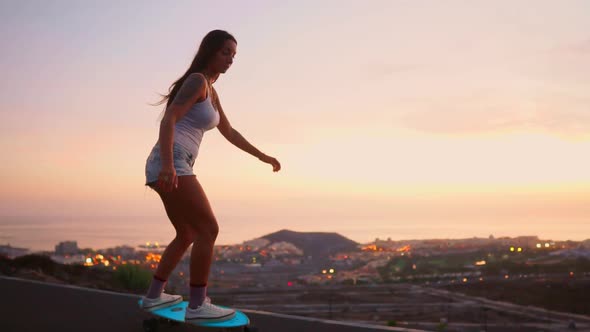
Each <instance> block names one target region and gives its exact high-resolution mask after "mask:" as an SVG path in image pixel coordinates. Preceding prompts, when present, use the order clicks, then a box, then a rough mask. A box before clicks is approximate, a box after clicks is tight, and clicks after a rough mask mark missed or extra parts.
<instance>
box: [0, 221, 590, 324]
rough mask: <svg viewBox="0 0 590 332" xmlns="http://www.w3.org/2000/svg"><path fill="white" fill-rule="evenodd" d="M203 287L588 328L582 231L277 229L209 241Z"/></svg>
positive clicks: (428, 314)
mask: <svg viewBox="0 0 590 332" xmlns="http://www.w3.org/2000/svg"><path fill="white" fill-rule="evenodd" d="M164 250H165V245H164V244H161V243H157V242H149V241H146V242H145V243H142V244H139V245H137V246H128V245H122V246H117V247H114V248H106V249H97V250H94V249H83V248H79V247H78V245H77V243H76V241H74V240H73V241H64V242H60V243H57V244H56V246H55V251H47V252H37V253H35V254H37V255H44V256H47V257H50V259H51V260H52V261H54V262H56V263H59V264H64V265H72V266H73V265H76V266H84V267H85V269H89V270H96V271H117V269H122V267H123V266H136V267H138V268H142V269H143V270H147V271H153V270H154V269H155V268H156V267H157V264H158V262H159V261H160V258H161V255H162V252H163V251H164ZM29 254H32V253H31V252H29V250H27V249H26V248H15V247H12V246H10V245H3V246H0V256H4V257H6V258H8V259H17V258H18V257H20V256H26V255H29ZM189 254H190V248H189V250H187V253H186V254H185V256H184V258H183V259H182V260H181V262H180V263H179V264H178V266H177V268H176V269H175V270H174V272H173V275H172V276H171V277H170V279H169V281H168V285H167V287H168V289H171V290H172V291H173V292H175V293H177V294H183V295H187V292H188V284H189V264H190V259H189ZM208 287H209V290H210V292H211V293H212V294H215V296H216V298H217V299H219V300H221V301H222V302H223V303H225V304H227V305H235V306H239V307H241V308H250V309H257V310H268V311H273V312H282V313H288V314H296V315H304V316H314V317H322V318H332V319H342V320H354V321H361V322H370V323H378V324H385V325H389V326H404V327H410V328H424V329H435V330H439V331H442V330H444V331H462V330H464V329H465V328H467V329H468V327H469V326H484V324H485V326H486V329H485V330H486V331H492V330H494V328H493V327H494V326H495V327H496V328H497V330H501V331H539V330H544V331H552V330H555V331H561V330H563V328H564V327H569V328H575V327H576V323H577V327H578V329H579V328H581V327H588V328H590V317H589V316H588V315H590V295H589V294H590V239H588V240H584V241H553V240H550V239H540V238H539V237H537V236H519V237H494V236H493V235H490V236H489V237H487V238H476V237H474V238H465V239H423V240H399V241H396V240H392V239H380V238H377V239H375V240H374V241H372V242H370V243H363V244H361V243H357V242H355V241H352V240H350V239H347V238H345V237H343V236H341V235H339V234H337V233H303V232H294V231H290V230H281V231H278V232H275V233H272V234H268V235H265V236H262V237H260V238H256V239H253V240H249V241H245V242H243V243H241V244H236V245H219V246H216V247H215V253H214V263H213V266H212V268H211V273H210V277H209V285H208ZM497 301H500V302H497ZM515 305H519V306H518V307H514V306H515ZM515 308H517V309H515ZM451 323H452V324H451ZM568 324H569V325H568ZM508 326H512V327H514V329H511V328H508ZM540 327H542V328H540ZM482 330H484V329H483V328H482Z"/></svg>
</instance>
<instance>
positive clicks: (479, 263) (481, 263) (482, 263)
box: [475, 261, 486, 266]
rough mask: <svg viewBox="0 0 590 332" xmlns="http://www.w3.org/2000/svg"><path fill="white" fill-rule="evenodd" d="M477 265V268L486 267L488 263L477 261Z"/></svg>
mask: <svg viewBox="0 0 590 332" xmlns="http://www.w3.org/2000/svg"><path fill="white" fill-rule="evenodd" d="M475 265H477V266H482V265H486V261H477V262H475Z"/></svg>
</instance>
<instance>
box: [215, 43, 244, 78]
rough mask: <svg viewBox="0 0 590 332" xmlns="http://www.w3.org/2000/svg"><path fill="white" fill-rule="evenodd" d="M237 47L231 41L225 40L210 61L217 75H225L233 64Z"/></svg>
mask: <svg viewBox="0 0 590 332" xmlns="http://www.w3.org/2000/svg"><path fill="white" fill-rule="evenodd" d="M237 47H238V45H237V44H236V43H235V42H234V41H233V40H231V39H227V40H226V41H225V43H224V44H223V47H222V48H221V49H220V50H219V51H217V53H216V54H215V56H214V57H213V59H212V67H213V69H214V70H215V71H217V72H219V73H225V72H226V71H227V70H228V69H229V67H230V66H231V65H232V63H233V62H234V57H235V56H236V48H237Z"/></svg>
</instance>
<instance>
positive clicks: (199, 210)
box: [142, 30, 281, 322]
mask: <svg viewBox="0 0 590 332" xmlns="http://www.w3.org/2000/svg"><path fill="white" fill-rule="evenodd" d="M236 47H237V41H236V39H235V38H234V37H233V36H232V35H230V34H229V33H227V32H226V31H222V30H214V31H211V32H209V33H208V34H207V35H206V36H205V37H204V38H203V40H202V42H201V45H200V47H199V50H198V52H197V54H196V56H195V58H194V60H193V62H192V64H191V66H190V67H189V69H188V70H187V71H186V73H185V74H184V75H183V76H182V77H181V78H179V79H178V80H177V81H176V82H174V84H172V86H171V87H170V89H169V94H168V95H166V96H164V99H163V100H162V101H161V102H160V104H161V103H163V102H164V101H167V103H166V110H165V113H164V117H163V118H162V121H161V124H160V133H159V135H160V136H159V139H158V142H157V143H156V145H155V146H154V148H153V149H152V151H151V154H150V155H149V157H148V159H147V162H146V170H145V171H146V185H148V186H150V187H151V188H152V189H154V190H155V191H156V192H157V193H158V194H159V196H160V197H161V199H162V202H163V203H164V208H165V209H166V214H167V215H168V218H169V219H170V221H171V222H172V225H173V226H174V228H175V230H176V237H175V238H174V239H173V240H172V242H170V244H169V245H168V246H167V247H166V250H165V251H164V253H163V254H162V258H161V260H160V263H159V265H158V268H157V269H156V271H155V273H154V276H153V278H152V282H151V284H150V287H149V289H148V292H147V294H146V295H145V296H144V297H143V301H142V307H143V308H144V309H145V310H155V309H158V308H162V307H166V306H169V305H173V304H175V303H178V302H181V301H182V297H181V296H180V295H170V294H166V293H163V290H164V286H165V284H166V281H167V279H168V277H169V276H170V274H171V273H172V270H174V268H175V267H176V265H177V264H178V262H179V261H180V259H181V258H182V256H183V254H184V253H185V251H186V250H187V249H188V247H189V246H190V245H191V244H193V247H192V251H191V256H190V257H191V261H190V301H189V306H188V308H187V309H186V316H185V319H186V321H187V322H190V321H202V320H225V319H229V318H231V317H233V315H234V314H235V313H234V311H233V310H231V309H224V308H221V307H218V306H216V305H214V304H212V303H211V300H210V299H209V298H208V297H207V296H206V292H207V280H208V276H209V271H210V268H211V261H212V256H213V246H214V243H215V239H216V238H217V233H218V231H219V228H218V225H217V220H216V218H215V216H214V214H213V211H212V210H211V206H210V205H209V201H208V200H207V196H206V195H205V192H204V191H203V188H202V187H201V185H200V183H199V181H198V180H197V178H196V176H195V174H194V173H193V170H192V167H193V165H194V163H195V159H196V157H197V154H198V152H199V145H200V143H201V140H202V138H203V134H204V133H205V131H207V130H210V129H213V128H215V127H217V128H218V129H219V131H220V132H221V134H222V135H223V136H224V137H225V138H226V139H227V140H228V141H229V142H231V143H232V144H234V145H235V146H237V147H238V148H240V149H242V150H244V151H246V152H248V153H250V154H252V155H254V156H256V157H257V158H258V159H260V160H261V161H263V162H265V163H268V164H271V165H272V166H273V171H274V172H278V171H279V170H280V169H281V165H280V164H279V162H278V161H277V160H276V159H275V158H273V157H270V156H267V155H265V154H264V153H262V152H260V151H259V150H258V149H256V148H255V147H254V146H252V145H251V144H250V143H248V142H247V141H246V140H245V139H244V137H242V135H240V133H238V132H237V131H236V130H235V129H233V128H232V127H231V125H230V123H229V121H228V119H227V117H226V116H225V114H224V112H223V109H222V107H221V103H220V102H219V97H218V95H217V92H216V91H215V89H214V88H213V86H212V84H213V82H215V81H216V80H217V78H218V77H219V75H220V74H222V73H225V72H226V71H227V70H228V69H229V67H230V66H231V64H232V63H233V57H234V56H235V54H236Z"/></svg>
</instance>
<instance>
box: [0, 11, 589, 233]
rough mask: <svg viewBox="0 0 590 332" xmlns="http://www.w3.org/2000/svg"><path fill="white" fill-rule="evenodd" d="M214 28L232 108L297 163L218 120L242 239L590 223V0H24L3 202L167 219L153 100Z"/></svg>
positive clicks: (207, 169)
mask: <svg viewBox="0 0 590 332" xmlns="http://www.w3.org/2000/svg"><path fill="white" fill-rule="evenodd" d="M213 29H223V30H227V31H228V32H230V33H232V34H233V35H234V36H235V37H236V39H237V41H238V47H237V55H236V58H235V60H234V64H233V66H232V67H231V68H230V69H229V71H228V72H227V73H226V74H224V75H222V76H221V77H220V78H219V80H218V81H217V82H216V83H215V87H216V90H217V91H218V93H219V95H220V99H221V103H222V105H223V109H224V112H225V114H226V115H227V117H228V118H229V121H230V123H231V124H232V126H233V127H234V128H235V129H236V130H238V131H239V132H240V133H241V134H242V135H243V136H244V137H245V138H246V139H247V140H248V141H249V142H250V143H252V144H253V145H254V146H256V147H257V148H258V149H259V150H261V151H262V152H264V153H266V154H268V155H270V156H273V157H276V158H277V159H278V160H279V161H280V162H281V165H282V170H281V171H280V172H278V173H273V172H272V166H270V165H268V164H264V163H262V162H260V161H259V160H258V159H257V158H255V157H253V156H251V155H249V154H247V153H245V152H243V151H242V150H240V149H238V148H236V147H235V146H233V145H232V144H231V143H229V142H228V141H227V140H225V138H223V136H221V134H220V133H219V131H218V130H216V129H214V130H211V131H208V132H207V133H206V134H205V137H204V139H203V143H202V145H201V149H200V152H199V156H198V158H197V162H196V164H195V167H194V170H195V173H196V174H197V178H198V179H199V181H200V182H201V184H202V186H203V187H204V189H205V191H206V193H207V196H208V198H209V200H210V202H211V205H212V207H213V210H214V212H215V214H216V216H217V219H218V222H219V224H220V227H221V233H220V237H219V240H220V241H221V242H223V241H226V242H227V241H236V240H237V239H238V238H237V236H243V237H246V238H247V237H253V236H255V235H261V234H264V233H268V232H272V231H275V230H279V229H292V230H297V231H342V232H343V233H345V235H347V236H349V237H351V238H353V239H356V240H366V239H369V238H375V237H377V236H379V237H383V238H386V237H391V238H394V239H397V238H400V237H401V236H402V234H401V233H400V232H399V230H400V229H401V228H403V227H412V228H413V229H414V230H415V231H413V233H412V234H403V236H412V237H415V238H432V237H436V236H437V235H441V236H446V235H449V236H450V235H452V236H455V237H460V236H463V237H471V236H487V235H489V234H495V235H507V236H516V235H540V236H545V237H553V238H560V239H577V240H582V239H585V238H590V226H589V225H590V222H589V221H590V220H589V219H590V173H589V172H588V170H589V169H590V154H588V151H590V94H588V91H590V2H588V1H584V0H582V1H566V2H555V1H519V2H516V3H515V2H513V1H488V2H472V1H444V2H443V1H435V0H432V1H390V0H387V1H376V0H375V1H366V2H359V1H303V0H301V1H293V2H290V3H286V2H276V1H248V2H239V1H208V2H204V1H175V2H174V3H173V5H172V6H171V5H170V4H168V3H162V2H158V1H126V2H124V3H119V2H115V1H83V2H80V1H51V2H47V1H30V0H28V1H10V0H9V1H2V2H0V42H1V44H2V52H0V72H1V73H2V76H3V78H2V80H0V110H1V112H2V113H1V117H2V121H0V149H1V150H2V152H3V153H2V155H3V158H2V162H1V163H0V180H1V181H2V186H0V216H39V217H43V216H102V217H109V216H146V217H155V216H161V217H162V218H165V211H164V209H163V206H162V203H161V201H160V200H159V197H158V195H157V194H156V193H155V192H153V191H151V190H150V189H148V188H146V187H145V186H144V183H145V182H144V181H145V174H144V169H145V160H146V158H147V156H148V154H149V152H150V150H151V148H152V147H153V145H154V144H155V142H156V141H157V140H158V128H159V119H160V118H159V117H160V114H161V112H162V110H163V109H162V107H161V106H158V107H154V106H151V105H149V104H150V103H155V102H157V101H159V94H163V93H166V92H167V91H168V88H169V87H170V85H171V84H172V83H173V82H174V81H175V80H176V79H177V78H178V77H180V76H181V75H182V74H183V73H184V72H185V71H186V69H187V68H188V65H189V64H190V62H191V61H192V59H193V57H194V55H195V53H196V51H197V49H198V46H199V44H200V41H201V39H202V38H203V37H204V35H205V34H206V33H207V32H208V31H210V30H213ZM262 220H264V222H262ZM441 225H447V226H449V225H455V226H449V227H450V228H452V232H451V233H452V234H451V233H449V234H439V233H437V229H438V228H439V227H441ZM164 227H168V225H166V226H164ZM224 228H226V229H232V230H233V233H232V234H234V235H233V236H234V237H233V238H231V239H230V238H224V237H223V234H224V231H223V230H224ZM237 230H240V231H239V232H238V231H237ZM361 233H362V234H363V235H362V236H361V235H359V234H361ZM355 236H356V238H355ZM361 237H362V238H361Z"/></svg>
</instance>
